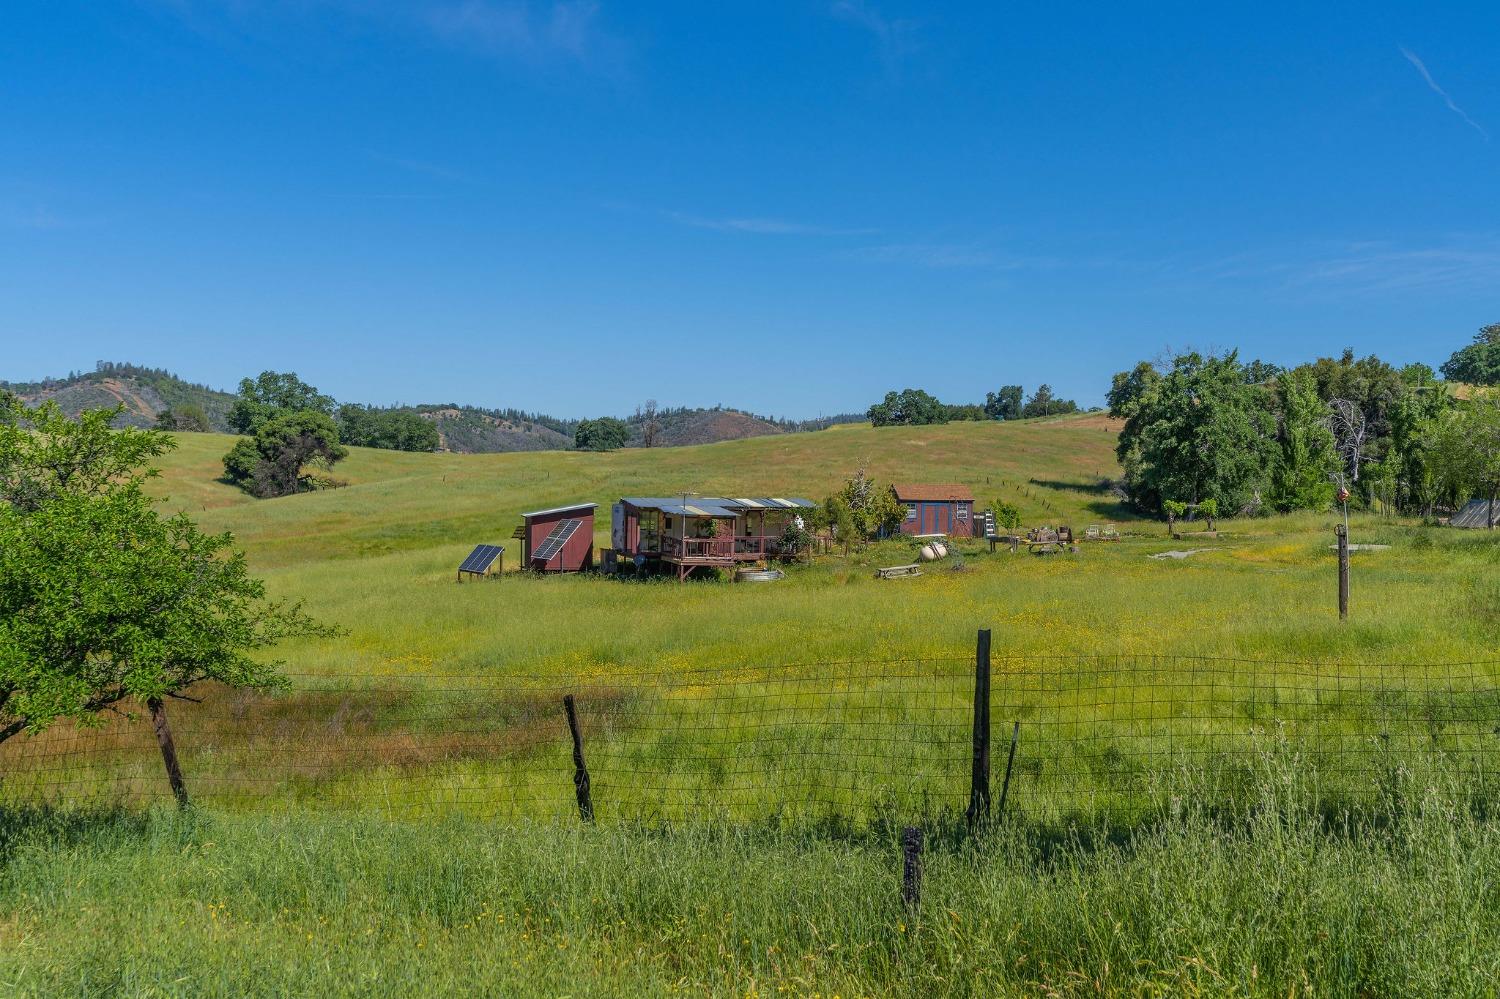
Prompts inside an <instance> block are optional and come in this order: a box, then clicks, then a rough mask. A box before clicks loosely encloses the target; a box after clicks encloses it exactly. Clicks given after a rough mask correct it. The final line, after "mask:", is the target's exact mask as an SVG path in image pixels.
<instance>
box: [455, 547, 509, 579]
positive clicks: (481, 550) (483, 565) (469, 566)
mask: <svg viewBox="0 0 1500 999" xmlns="http://www.w3.org/2000/svg"><path fill="white" fill-rule="evenodd" d="M504 552H505V546H504V545H475V546H474V550H473V551H471V552H470V553H469V557H468V558H466V559H464V561H463V564H462V565H460V566H459V567H458V571H459V572H475V573H485V572H489V570H490V566H492V565H494V564H495V559H496V558H498V557H499V556H500V555H502V554H504Z"/></svg>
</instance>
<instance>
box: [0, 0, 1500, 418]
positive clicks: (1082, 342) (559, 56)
mask: <svg viewBox="0 0 1500 999" xmlns="http://www.w3.org/2000/svg"><path fill="white" fill-rule="evenodd" d="M1497 40H1500V4H1495V3H1493V2H1484V3H1481V2H1473V3H1437V4H1427V5H1417V4H1390V5H1387V4H1382V3H1360V4H1355V3H1338V4H1305V3H1299V4H1285V5H1283V4H1264V3H1263V4H1238V5H1232V6H1230V5H1222V4H1201V3H1151V4H1137V5H1129V4H1097V5H1077V4H1024V5H1022V4H1009V3H986V4H976V5H972V6H969V5H961V4H952V3H949V4H930V5H919V4H915V3H904V2H897V0H868V2H866V0H788V2H784V3H733V2H724V3H701V2H700V3H686V2H683V3H671V2H654V3H632V4H613V3H608V2H605V0H598V2H590V0H565V2H544V0H531V2H527V0H406V2H396V0H140V2H118V0H116V2H111V0H11V2H10V3H8V4H6V7H5V21H4V30H3V31H0V342H3V348H0V378H8V379H11V380H23V379H27V378H34V377H37V376H41V375H45V374H57V373H61V372H65V371H67V370H69V369H87V368H91V367H92V366H93V363H94V361H95V360H97V359H115V360H133V361H136V362H138V363H145V364H152V365H160V366H166V367H170V368H172V369H174V370H176V371H178V372H179V373H180V374H182V375H184V376H185V377H188V378H190V379H193V380H196V381H205V382H208V383H210V384H215V385H221V386H225V387H232V386H233V384H234V383H235V382H236V381H237V380H238V378H239V377H241V376H242V375H245V374H253V373H255V372H257V371H260V370H262V369H264V368H276V369H281V370H285V369H292V370H296V371H298V372H299V373H301V374H302V375H303V376H304V377H306V378H307V379H308V380H310V381H312V382H314V383H315V384H317V385H318V386H319V387H320V388H322V389H323V390H325V391H328V392H331V393H332V394H334V395H336V396H337V397H339V398H340V399H347V400H359V401H369V402H380V403H389V402H397V401H401V402H418V401H459V402H470V403H475V404H481V405H490V406H517V407H521V408H527V409H540V410H545V411H549V412H555V413H559V414H563V415H595V414H598V413H606V412H623V411H626V410H628V409H629V408H631V407H633V405H634V404H635V403H637V402H639V401H640V400H642V399H645V398H648V397H654V398H656V399H659V400H661V401H662V402H663V403H664V404H689V405H694V404H713V403H719V402H722V403H725V404H730V405H737V406H741V407H745V408H750V409H753V410H755V411H758V412H764V413H773V414H780V415H789V416H814V415H817V414H819V413H833V412H838V411H842V410H849V409H863V408H864V407H865V406H866V405H868V404H869V403H870V402H871V401H872V400H874V399H875V398H878V397H879V396H880V395H881V394H883V393H884V392H885V391H886V390H888V389H891V388H901V387H905V386H908V385H912V386H921V387H925V388H927V389H929V390H930V391H932V392H934V393H935V394H937V395H938V396H939V397H940V398H942V399H944V400H945V401H955V402H958V401H969V400H979V399H982V398H983V396H984V393H985V392H986V391H987V390H990V389H994V388H997V387H998V386H1000V385H1001V384H1005V383H1012V382H1020V383H1023V384H1025V385H1026V386H1027V387H1028V389H1030V388H1031V387H1033V386H1035V385H1036V384H1037V383H1038V382H1042V381H1046V382H1050V383H1051V384H1052V385H1053V386H1054V388H1055V390H1057V391H1058V392H1059V393H1060V394H1062V395H1065V396H1073V397H1076V398H1078V399H1079V400H1080V401H1081V402H1083V403H1085V404H1088V403H1097V402H1099V401H1101V399H1102V396H1103V392H1104V389H1105V388H1106V387H1107V384H1108V378H1109V375H1110V374H1111V373H1112V372H1114V371H1116V370H1119V369H1121V368H1124V367H1127V366H1129V365H1130V364H1131V363H1132V362H1134V361H1135V360H1137V359H1139V358H1141V357H1150V356H1156V355H1158V354H1160V353H1162V352H1163V351H1164V350H1166V349H1168V348H1178V347H1183V346H1195V347H1198V348H1200V349H1216V348H1224V347H1231V346H1238V347H1240V348H1241V349H1242V352H1243V353H1244V354H1245V355H1246V356H1256V357H1263V358H1265V359H1268V360H1272V361H1278V362H1291V361H1297V360H1302V359H1307V358H1310V357H1313V356H1316V355H1318V354H1328V353H1337V352H1338V351H1340V350H1341V349H1342V348H1343V347H1345V346H1353V347H1355V348H1356V349H1357V350H1359V351H1360V352H1361V353H1364V352H1369V351H1373V352H1377V353H1380V354H1381V355H1382V356H1387V357H1389V358H1390V359H1391V360H1393V361H1397V362H1406V361H1412V360H1422V361H1427V362H1428V363H1432V364H1436V363H1438V362H1440V361H1441V360H1443V359H1444V358H1445V357H1446V356H1447V355H1448V353H1449V352H1451V351H1452V350H1453V349H1455V348H1457V347H1458V346H1461V345H1462V344H1463V343H1465V342H1467V340H1468V338H1469V337H1470V336H1471V335H1472V333H1473V332H1474V330H1475V329H1477V328H1478V327H1479V326H1480V325H1482V324H1484V323H1489V322H1496V321H1500V59H1497V58H1496V57H1495V50H1496V42H1497ZM521 358H524V362H525V363H523V364H518V363H517V361H518V359H521Z"/></svg>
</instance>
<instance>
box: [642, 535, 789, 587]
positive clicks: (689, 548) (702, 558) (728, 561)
mask: <svg viewBox="0 0 1500 999" xmlns="http://www.w3.org/2000/svg"><path fill="white" fill-rule="evenodd" d="M780 554H781V537H780V535H777V536H775V537H772V536H769V535H766V536H752V537H743V536H741V537H728V538H672V537H667V538H663V539H662V545H661V554H660V558H661V560H662V561H663V562H666V563H669V564H671V565H675V566H677V576H678V578H679V579H682V578H685V577H686V576H687V574H688V573H689V572H692V571H693V570H694V569H697V568H700V567H705V566H706V567H712V568H717V569H727V568H732V567H733V566H736V565H739V564H741V563H743V562H762V561H765V560H766V559H770V558H776V557H778V556H780Z"/></svg>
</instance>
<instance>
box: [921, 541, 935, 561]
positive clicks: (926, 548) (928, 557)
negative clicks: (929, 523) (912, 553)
mask: <svg viewBox="0 0 1500 999" xmlns="http://www.w3.org/2000/svg"><path fill="white" fill-rule="evenodd" d="M921 555H922V561H923V562H931V561H932V560H933V559H935V558H937V552H935V551H933V550H932V546H931V545H923V546H922V551H921Z"/></svg>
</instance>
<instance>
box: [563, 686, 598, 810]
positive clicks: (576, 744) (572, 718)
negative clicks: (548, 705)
mask: <svg viewBox="0 0 1500 999" xmlns="http://www.w3.org/2000/svg"><path fill="white" fill-rule="evenodd" d="M563 710H564V711H566V712H567V713H568V732H569V733H571V734H572V736H573V790H574V791H575V792H576V793H577V795H578V817H579V818H581V819H582V820H583V821H585V822H592V821H594V800H593V798H592V797H590V795H589V768H588V767H587V766H586V765H585V764H584V762H583V734H582V733H581V732H579V731H578V708H577V706H576V705H574V703H573V695H572V694H564V695H563Z"/></svg>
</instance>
